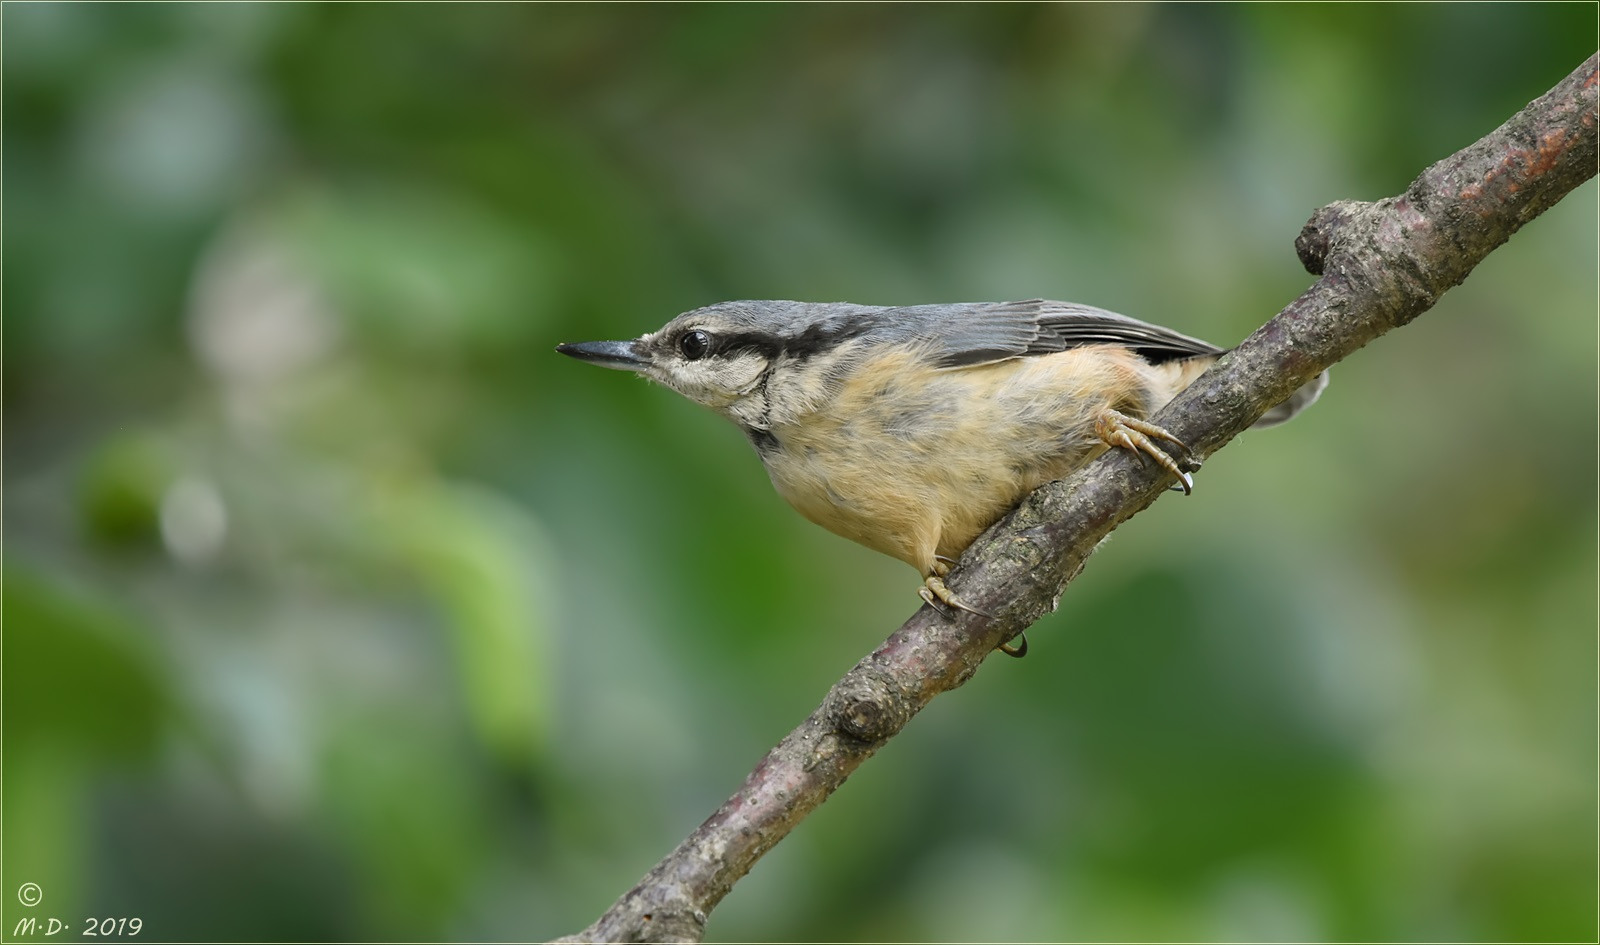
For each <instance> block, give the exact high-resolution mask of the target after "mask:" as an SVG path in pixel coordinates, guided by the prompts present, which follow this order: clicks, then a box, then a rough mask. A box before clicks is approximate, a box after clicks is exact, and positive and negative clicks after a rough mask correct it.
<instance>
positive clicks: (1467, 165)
mask: <svg viewBox="0 0 1600 945" xmlns="http://www.w3.org/2000/svg"><path fill="white" fill-rule="evenodd" d="M1597 60H1600V56H1592V57H1590V58H1589V59H1588V60H1587V61H1585V62H1584V63H1583V64H1582V65H1581V66H1579V67H1578V69H1577V70H1576V71H1575V72H1573V73H1572V74H1571V75H1570V76H1568V77H1567V78H1566V79H1564V80H1563V81H1562V82H1561V83H1559V84H1558V85H1557V86H1556V87H1555V88H1553V89H1551V90H1550V92H1548V93H1547V94H1545V95H1544V96H1542V97H1540V98H1538V99H1536V100H1535V101H1533V102H1532V103H1530V104H1529V105H1528V106H1527V107H1526V108H1524V109H1522V110H1521V111H1520V112H1518V113H1517V114H1516V115H1514V116H1513V117H1512V118H1511V119H1510V120H1509V121H1507V122H1506V123H1505V124H1503V125H1501V126H1500V127H1499V128H1497V129H1495V130H1494V131H1493V132H1491V133H1490V134H1488V135H1486V136H1485V137H1484V138H1482V139H1481V140H1479V141H1477V142H1476V143H1474V144H1472V145H1470V146H1469V147H1466V148H1464V149H1462V150H1461V151H1458V152H1456V153H1455V154H1453V155H1451V156H1450V157H1448V158H1445V159H1444V160H1442V161H1440V162H1438V163H1436V164H1434V165H1433V166H1432V167H1429V168H1428V169H1427V170H1425V171H1423V172H1422V174H1421V176H1419V177H1418V178H1417V179H1416V180H1415V181H1413V182H1412V184H1411V186H1410V187H1408V188H1407V189H1406V191H1405V192H1404V193H1402V194H1399V195H1398V196H1394V197H1389V198H1386V199H1383V200H1379V201H1376V202H1373V203H1362V202H1355V201H1340V202H1337V203H1333V204H1329V205H1328V206H1326V207H1323V208H1322V209H1320V210H1318V211H1317V212H1316V213H1315V214H1314V215H1313V216H1312V218H1311V220H1310V222H1308V223H1307V224H1306V226H1305V228H1304V230H1303V231H1302V232H1301V234H1300V237H1299V239H1297V240H1296V242H1295V246H1296V249H1297V250H1298V252H1299V254H1300V258H1301V260H1302V262H1303V263H1304V265H1305V267H1306V269H1307V270H1309V271H1310V272H1311V273H1313V274H1315V275H1319V276H1320V277H1321V278H1319V279H1318V280H1317V282H1316V283H1315V284H1313V285H1312V286H1311V287H1310V288H1309V289H1307V290H1306V291H1305V292H1304V293H1303V294H1301V296H1300V297H1299V298H1297V299H1295V300H1294V301H1293V302H1292V303H1290V304H1289V306H1288V307H1287V308H1285V309H1284V310H1283V311H1282V312H1280V313H1279V314H1278V315H1277V316H1275V317H1274V318H1273V319H1272V320H1271V321H1269V322H1267V323H1266V324H1265V325H1263V326H1262V327H1261V328H1260V329H1258V330H1257V331H1256V332H1255V333H1254V334H1252V335H1251V336H1250V337H1249V338H1247V339H1246V340H1245V341H1244V343H1243V344H1241V345H1240V346H1239V347H1238V348H1237V349H1235V350H1234V351H1233V352H1231V353H1230V354H1228V355H1227V356H1225V357H1224V358H1222V359H1221V360H1220V361H1219V362H1218V363H1217V364H1216V365H1215V366H1214V367H1213V368H1212V369H1211V370H1210V371H1208V372H1206V373H1205V374H1204V375H1203V376H1201V377H1200V378H1199V379H1198V380H1197V381H1196V382H1195V383H1194V384H1193V385H1191V386H1190V387H1189V388H1188V389H1187V390H1186V391H1184V392H1183V394H1181V395H1180V396H1179V397H1178V398H1177V399H1176V400H1174V401H1173V402H1172V403H1171V404H1169V405H1168V406H1167V407H1166V409H1164V410H1163V411H1161V413H1160V414H1158V415H1157V416H1156V417H1155V418H1154V419H1155V421H1156V422H1157V423H1159V424H1161V425H1162V426H1164V427H1166V428H1167V429H1168V430H1171V431H1172V432H1174V433H1175V434H1177V435H1178V437H1179V438H1181V439H1182V440H1183V441H1184V442H1185V443H1187V444H1189V446H1190V448H1191V450H1192V451H1193V453H1194V455H1195V456H1196V457H1197V458H1201V459H1203V458H1205V457H1207V456H1210V455H1211V454H1212V453H1214V452H1216V451H1217V450H1218V449H1220V448H1221V447H1222V446H1224V445H1225V444H1227V442H1228V441H1229V440H1231V439H1233V438H1234V437H1235V436H1237V435H1238V434H1239V433H1240V432H1241V431H1243V430H1244V429H1246V428H1247V427H1249V426H1250V425H1251V424H1252V423H1253V422H1254V421H1255V420H1256V419H1257V418H1259V417H1260V416H1261V415H1262V414H1263V413H1264V412H1266V411H1267V410H1268V409H1270V408H1271V407H1272V406H1274V405H1275V404H1277V403H1279V402H1281V401H1282V400H1283V399H1284V398H1286V397H1287V396H1288V395H1289V394H1290V393H1291V392H1292V391H1294V390H1295V389H1296V388H1298V387H1299V386H1301V385H1302V384H1304V383H1305V382H1306V381H1308V380H1310V379H1311V378H1313V377H1315V376H1316V375H1317V374H1318V373H1319V372H1321V371H1323V370H1325V369H1327V368H1328V367H1329V366H1331V365H1333V364H1334V363H1336V362H1338V361H1339V360H1341V359H1342V358H1344V357H1346V356H1348V355H1349V354H1351V353H1352V352H1354V351H1355V350H1356V349H1358V348H1360V347H1362V346H1363V345H1365V344H1367V343H1368V342H1369V341H1371V340H1372V339H1374V338H1376V337H1378V336H1379V335H1381V334H1383V333H1384V332H1387V331H1389V330H1391V329H1393V328H1397V327H1399V326H1401V325H1404V324H1406V323H1407V322H1410V321H1411V320H1412V319H1414V318H1416V317H1417V316H1418V315H1420V314H1422V313H1423V312H1425V311H1427V310H1428V309H1429V308H1430V307H1432V306H1433V304H1434V303H1435V302H1436V301H1437V300H1438V298H1439V296H1440V295H1442V294H1443V293H1444V292H1445V291H1446V290H1447V289H1449V288H1450V287H1452V286H1455V285H1458V284H1459V283H1461V281H1462V280H1464V279H1465V278H1466V277H1467V274H1468V273H1470V272H1471V271H1472V269H1473V267H1475V266H1476V265H1477V264H1478V263H1479V262H1480V261H1482V260H1483V258H1484V257H1485V256H1487V255H1488V254H1489V253H1490V252H1491V251H1492V250H1493V249H1495V248H1496V247H1497V246H1499V245H1500V244H1501V243H1504V242H1505V241H1506V240H1507V239H1509V238H1510V237H1511V234H1513V233H1515V232H1516V231H1517V229H1518V228H1520V227H1521V226H1522V225H1523V224H1524V223H1526V222H1528V221H1529V220H1531V219H1533V218H1534V217H1536V216H1538V215H1539V214H1540V213H1543V212H1544V211H1545V210H1547V209H1549V208H1550V207H1551V206H1553V205H1554V204H1555V203H1556V202H1557V201H1559V200H1560V199H1561V198H1562V197H1563V196H1565V195H1566V194H1567V193H1568V192H1569V191H1571V190H1572V189H1573V188H1574V187H1576V186H1578V185H1579V184H1581V183H1583V182H1584V181H1586V180H1588V179H1590V178H1591V177H1593V176H1594V174H1595V101H1596V64H1597ZM1166 483H1167V479H1166V476H1165V474H1163V473H1162V472H1160V471H1159V470H1158V469H1157V468H1156V467H1155V466H1154V465H1153V464H1146V463H1144V462H1141V461H1140V460H1139V459H1138V458H1137V457H1134V456H1131V455H1130V454H1128V453H1127V452H1125V451H1122V450H1112V451H1110V452H1109V453H1107V454H1106V455H1105V456H1103V457H1102V458H1100V459H1099V460H1097V461H1095V462H1094V463H1092V464H1090V465H1089V466H1088V467H1086V468H1085V469H1083V470H1081V471H1080V472H1078V473H1077V474H1074V475H1073V476H1071V477H1070V478H1068V479H1066V480H1064V481H1062V482H1057V483H1051V484H1049V485H1046V486H1043V487H1041V488H1040V489H1039V490H1038V491H1036V492H1035V493H1034V494H1033V495H1032V496H1030V497H1029V498H1028V499H1027V500H1026V501H1024V502H1023V503H1022V505H1021V506H1020V507H1018V508H1017V509H1016V510H1015V511H1014V512H1013V513H1011V514H1010V515H1009V516H1007V517H1006V518H1004V519H1002V520H1001V521H1000V522H998V523H996V525H995V526H994V527H992V528H990V529H989V530H988V531H987V532H986V533H984V535H983V536H981V537H980V538H979V539H978V541H976V542H975V543H974V544H973V545H972V547H971V548H969V549H968V550H967V552H966V553H965V554H964V555H963V556H962V559H961V562H960V564H959V566H958V567H957V568H956V570H955V572H954V573H953V574H952V575H951V577H950V579H949V583H950V586H951V587H953V588H955V589H956V590H957V591H958V592H959V593H960V594H961V596H962V597H963V598H965V599H966V600H968V601H970V602H971V603H973V604H975V605H976V606H977V607H978V608H980V609H982V610H984V611H987V612H988V613H990V614H993V615H994V616H993V618H992V619H988V618H984V617H978V616H974V615H971V614H965V613H957V614H956V615H955V616H954V618H953V619H952V618H947V617H945V616H942V615H940V614H938V613H936V612H934V611H933V610H931V609H929V608H927V607H924V608H922V609H921V610H919V611H918V612H917V613H916V614H915V615H914V616H912V617H911V619H910V620H908V621H906V623H905V624H904V625H903V626H901V627H900V629H899V630H897V631H895V633H894V634H893V635H892V636H890V637H889V639H888V640H887V641H885V642H884V643H883V645H882V646H880V647H878V648H877V649H876V650H874V651H873V652H872V653H870V654H868V655H867V657H866V658H864V659H863V660H861V662H860V663H858V664H856V666H855V667H854V668H853V669H851V670H850V671H849V672H848V673H846V674H845V676H844V678H843V679H841V680H839V682H838V683H837V684H836V685H834V687H833V688H832V689H831V690H830V691H829V692H828V694H827V696H826V697H825V698H824V699H823V701H822V704H821V705H820V706H819V707H818V708H817V710H816V711H815V712H813V713H812V714H811V716H810V717H809V718H807V719H806V720H805V721H804V722H802V723H801V724H800V726H799V727H798V728H796V729H795V730H794V731H792V732H790V733H789V735H788V736H786V737H785V738H784V739H783V741H781V742H779V743H778V745H777V747H775V748H773V749H772V751H771V752H769V753H768V754H767V756H766V757H765V758H764V759H762V761H761V763H760V764H759V765H757V766H756V769H755V770H754V771H752V772H751V773H750V775H749V777H747V778H746V779H745V781H744V783H743V784H742V785H740V787H739V790H738V791H737V792H736V793H735V794H734V795H733V796H732V797H731V798H729V799H728V800H727V802H726V803H724V804H723V805H722V806H721V807H720V808H718V809H717V811H716V813H714V814H712V815H711V817H710V819H708V820H707V821H706V822H705V823H703V824H701V825H700V826H699V827H698V828H697V829H696V830H695V831H694V832H693V833H691V834H690V835H689V837H688V838H687V839H685V840H684V841H683V842H682V843H681V844H679V845H678V848H677V849H675V850H673V851H672V852H671V853H670V854H668V856H667V857H666V859H664V860H662V861H661V862H660V863H659V864H657V865H656V867H655V868H654V869H652V870H651V871H650V872H649V873H648V874H646V875H645V877H644V878H643V879H642V880H640V882H639V884H638V885H637V886H635V887H634V888H633V889H631V890H629V891H628V892H627V893H626V894H625V895H623V897H622V898H621V899H619V900H618V901H617V902H616V904H615V905H613V906H612V907H611V908H610V909H609V910H608V911H607V912H606V913H605V914H604V915H602V916H601V917H600V918H599V919H598V920H596V921H595V923H594V924H593V925H591V926H589V928H587V929H585V930H584V931H583V932H582V933H579V934H578V935H575V936H569V937H568V938H564V939H561V940H560V941H563V942H589V941H593V942H641V941H652V942H698V941H700V939H701V937H702V935H703V934H704V931H705V924H706V916H707V914H708V913H710V911H711V910H712V909H713V908H714V907H715V906H716V905H717V903H718V902H720V901H721V900H722V897H723V896H725V895H727V893H728V891H729V890H730V889H731V888H732V887H733V884H734V883H735V882H737V881H738V880H739V878H740V877H742V876H744V874H745V873H747V872H749V870H750V868H751V866H753V865H754V864H755V861H756V860H757V859H758V858H760V856H761V855H762V854H763V853H765V852H766V851H767V850H769V849H771V848H772V847H773V845H774V844H776V843H778V841H780V840H782V839H783V838H784V836H785V835H787V834H788V832H789V831H790V830H791V829H793V827H794V826H795V825H796V824H797V823H799V822H800V820H801V819H802V818H804V817H805V816H806V814H808V813H810V812H811V811H812V810H813V809H815V808H816V807H817V806H818V805H819V804H821V803H822V802H823V801H824V800H825V799H826V798H827V797H828V795H829V794H831V793H833V791H834V789H835V788H837V787H838V786H839V785H840V784H842V783H843V782H844V780H845V778H847V777H849V775H850V773H851V772H852V771H854V770H855V769H856V766H857V765H859V764H861V763H862V762H863V761H865V760H866V759H868V758H870V757H871V756H872V755H873V753H874V752H876V751H877V750H878V749H879V748H880V747H882V745H883V744H884V743H885V742H886V741H887V740H888V739H889V738H891V737H892V736H894V734H895V733H897V732H899V731H900V729H901V728H902V727H904V726H905V724H906V722H907V721H909V720H910V719H911V717H912V716H913V715H915V714H916V713H917V712H918V711H919V710H921V709H922V707H923V706H925V705H926V704H927V703H928V701H929V700H931V699H932V698H933V697H934V696H936V695H938V694H939V693H941V692H945V691H947V690H950V689H954V688H956V687H957V686H960V685H961V684H962V683H964V682H966V681H967V680H968V679H970V678H971V677H972V674H973V673H975V672H977V670H978V667H979V665H981V664H982V662H983V660H984V659H985V658H986V657H987V656H989V655H990V654H991V653H992V652H993V651H994V647H995V646H996V644H998V643H1000V642H1001V641H1003V640H1008V639H1010V638H1012V637H1013V636H1015V635H1016V634H1017V633H1019V632H1021V631H1022V630H1023V629H1025V628H1026V627H1027V626H1028V625H1030V624H1032V623H1033V622H1034V621H1035V620H1037V619H1039V618H1040V617H1041V616H1043V615H1044V614H1046V613H1049V612H1050V611H1052V610H1054V609H1055V606H1056V603H1057V601H1058V600H1059V599H1060V596H1061V592H1062V591H1063V590H1064V589H1065V587H1066V585H1067V583H1068V582H1069V581H1071V580H1072V578H1074V577H1075V576H1076V575H1077V574H1078V572H1079V571H1080V570H1082V568H1083V565H1084V562H1085V560H1087V558H1088V557H1089V555H1090V554H1091V553H1092V552H1093V551H1094V548H1095V546H1096V545H1098V544H1099V542H1100V541H1101V539H1103V538H1105V536H1106V535H1107V534H1109V533H1110V532H1111V530H1112V529H1114V528H1116V527H1117V526H1118V525H1119V524H1121V523H1122V522H1124V521H1126V520H1127V519H1128V518H1129V517H1130V516H1132V515H1134V514H1136V513H1137V512H1139V511H1140V510H1142V509H1144V508H1146V507H1148V506H1149V505H1150V504H1151V503H1152V502H1154V501H1155V500H1156V499H1157V498H1158V497H1159V496H1160V495H1161V494H1162V493H1163V491H1164V490H1165V488H1166Z"/></svg>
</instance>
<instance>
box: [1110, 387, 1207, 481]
mask: <svg viewBox="0 0 1600 945" xmlns="http://www.w3.org/2000/svg"><path fill="white" fill-rule="evenodd" d="M1094 432H1095V435H1096V436H1098V437H1100V439H1101V440H1103V441H1105V443H1106V444H1107V445H1109V446H1116V447H1121V448H1122V449H1125V450H1129V451H1130V452H1133V453H1143V454H1144V455H1146V456H1148V457H1150V458H1151V459H1153V460H1155V461H1156V463H1157V464H1158V465H1159V466H1160V467H1161V468H1162V469H1165V470H1166V471H1167V472H1170V473H1172V474H1173V475H1174V476H1177V477H1178V482H1180V483H1182V484H1183V494H1184V495H1188V494H1189V493H1190V492H1191V491H1193V489H1194V479H1192V478H1191V477H1190V476H1189V474H1188V473H1187V472H1185V471H1184V469H1183V467H1182V466H1179V465H1178V461H1177V460H1175V459H1173V458H1172V455H1171V454H1170V453H1168V452H1167V451H1166V450H1164V449H1162V448H1161V447H1160V446H1159V445H1157V444H1156V440H1166V441H1167V442H1168V443H1171V444H1173V445H1174V446H1176V447H1177V448H1178V453H1179V455H1180V456H1182V457H1183V459H1184V461H1185V463H1186V464H1188V463H1192V462H1193V461H1192V460H1190V459H1189V447H1187V446H1185V445H1184V443H1183V441H1182V440H1180V439H1178V438H1177V437H1175V436H1173V435H1172V434H1171V433H1168V432H1167V431H1166V430H1164V429H1162V428H1161V427H1158V426H1156V425H1155V424H1153V423H1151V422H1149V421H1147V420H1140V419H1138V418H1137V417H1130V416H1128V415H1127V414H1125V413H1121V412H1120V411H1116V410H1112V409H1111V408H1110V407H1106V408H1104V409H1102V410H1101V411H1100V414H1099V416H1097V417H1095V420H1094Z"/></svg>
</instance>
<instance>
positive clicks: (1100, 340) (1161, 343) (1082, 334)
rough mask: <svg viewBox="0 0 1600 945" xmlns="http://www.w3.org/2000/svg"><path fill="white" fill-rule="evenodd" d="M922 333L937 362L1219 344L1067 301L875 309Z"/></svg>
mask: <svg viewBox="0 0 1600 945" xmlns="http://www.w3.org/2000/svg"><path fill="white" fill-rule="evenodd" d="M880 317H882V318H883V319H884V320H885V321H887V322H889V323H890V324H891V325H894V326H895V327H896V328H902V327H903V328H904V330H905V331H906V333H907V334H912V333H914V334H915V335H917V336H919V337H922V338H926V339H928V340H929V341H930V343H932V344H934V345H935V346H936V350H938V351H939V364H940V366H941V367H966V366H970V365H974V364H986V363H988V362H991V361H1004V360H1008V359H1010V358H1023V357H1028V356H1030V355H1036V354H1050V353H1053V352H1057V351H1066V350H1068V349H1070V348H1082V347H1085V346H1088V345H1120V346H1122V347H1124V348H1130V349H1132V350H1134V351H1137V352H1139V354H1140V355H1141V356H1143V357H1144V358H1146V359H1148V360H1150V361H1153V362H1157V363H1159V362H1162V361H1173V360H1181V359H1183V358H1193V357H1197V356H1200V355H1210V354H1221V353H1222V352H1223V350H1224V349H1222V348H1219V347H1217V346H1216V345H1213V344H1210V343H1208V342H1205V341H1201V340H1199V339H1198V338H1190V337H1189V336H1188V335H1180V334H1178V333H1177V332H1175V331H1172V330H1170V329H1166V328H1162V327H1160V326H1159V325H1151V324H1148V323H1146V322H1141V321H1139V320H1138V319H1135V318H1129V317H1127V316H1126V315H1118V314H1117V313H1115V312H1108V311H1106V310H1105V309H1099V308H1094V307H1092V306H1088V305H1074V304H1072V303H1070V302H1051V301H1046V300H1044V299H1031V300H1029V301H1026V302H969V303H963V304H957V305H914V306H908V307H906V308H899V309H890V310H889V311H885V312H883V313H881V316H880Z"/></svg>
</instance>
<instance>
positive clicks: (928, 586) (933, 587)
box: [917, 574, 991, 617]
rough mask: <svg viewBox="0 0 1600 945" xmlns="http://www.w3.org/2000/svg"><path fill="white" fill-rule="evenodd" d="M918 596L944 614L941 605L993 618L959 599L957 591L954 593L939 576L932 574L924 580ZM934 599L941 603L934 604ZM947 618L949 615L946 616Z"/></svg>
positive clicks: (918, 590)
mask: <svg viewBox="0 0 1600 945" xmlns="http://www.w3.org/2000/svg"><path fill="white" fill-rule="evenodd" d="M917 594H918V595H920V596H921V597H922V599H923V600H925V601H927V602H928V603H929V604H933V607H934V609H935V610H939V611H941V612H943V608H941V607H939V604H946V605H948V606H950V607H954V608H955V609H957V610H964V611H966V612H967V613H969V614H977V615H978V616H979V617H989V616H991V615H990V614H986V613H984V612H983V611H981V610H979V609H978V608H976V607H973V606H972V605H971V604H968V603H967V602H966V601H964V600H962V599H961V598H959V597H957V596H956V592H955V591H952V590H951V589H950V588H949V587H947V586H945V583H944V578H942V577H940V576H939V575H937V574H930V575H928V576H927V577H925V578H923V579H922V586H921V587H920V588H918V589H917ZM932 598H938V602H939V603H934V601H933V600H932ZM946 616H949V615H948V614H946Z"/></svg>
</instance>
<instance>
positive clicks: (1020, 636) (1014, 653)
mask: <svg viewBox="0 0 1600 945" xmlns="http://www.w3.org/2000/svg"><path fill="white" fill-rule="evenodd" d="M1012 639H1015V640H1021V641H1022V642H1021V643H1016V644H1013V643H1012V642H1011V641H1010V640H1007V641H1006V642H1004V643H1002V644H1000V645H999V646H997V647H995V649H997V650H999V651H1000V652H1002V653H1004V654H1005V655H1007V656H1009V657H1012V658H1013V659H1019V660H1020V659H1022V658H1023V657H1024V656H1027V655H1028V632H1027V631H1026V630H1019V631H1017V635H1016V636H1015V637H1013V638H1012Z"/></svg>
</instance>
